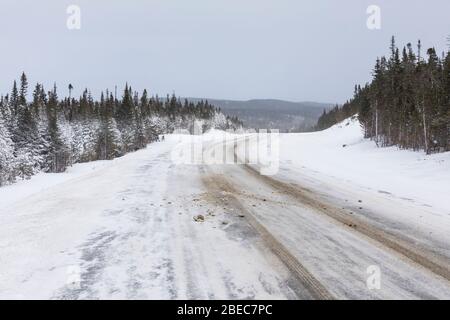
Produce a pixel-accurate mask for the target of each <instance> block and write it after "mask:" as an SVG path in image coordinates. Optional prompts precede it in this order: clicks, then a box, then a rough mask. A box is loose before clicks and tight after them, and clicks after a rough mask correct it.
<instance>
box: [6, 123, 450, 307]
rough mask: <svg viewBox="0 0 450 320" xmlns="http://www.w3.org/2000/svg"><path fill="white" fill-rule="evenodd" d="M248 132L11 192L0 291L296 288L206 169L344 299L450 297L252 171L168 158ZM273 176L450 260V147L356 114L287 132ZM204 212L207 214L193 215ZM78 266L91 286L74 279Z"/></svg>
mask: <svg viewBox="0 0 450 320" xmlns="http://www.w3.org/2000/svg"><path fill="white" fill-rule="evenodd" d="M244 136H245V135H240V136H239V135H234V134H230V133H224V132H223V131H220V130H214V129H213V130H210V131H208V132H207V133H205V134H204V135H201V136H190V135H181V134H176V135H166V136H165V142H159V143H154V144H151V145H149V146H148V148H147V149H145V150H140V151H138V152H135V153H131V154H128V155H126V156H124V157H121V158H117V159H114V160H111V161H97V162H92V163H83V164H77V165H75V166H73V167H71V168H69V170H68V171H67V172H65V173H61V174H44V173H40V174H38V175H36V176H34V177H32V178H31V179H30V180H26V181H20V182H18V183H16V184H13V185H10V186H6V187H2V188H0V298H13V299H14V298H26V299H30V298H31V299H35V298H43V299H48V298H56V299H62V298H64V299H66V298H68V299H94V298H113V299H114V298H127V299H136V298H139V299H163V298H170V299H180V298H188V299H197V298H206V299H213V298H215V299H220V298H223V299H228V298H241V299H245V298H261V299H272V298H273V299H286V298H292V297H295V295H294V293H293V292H292V290H291V289H292V288H290V287H289V285H288V279H289V276H290V274H289V272H288V271H287V269H286V267H285V266H283V265H281V264H280V261H279V260H278V259H277V258H275V257H274V255H273V254H272V253H270V250H268V249H267V247H266V246H265V244H264V243H262V242H261V240H260V239H259V238H258V237H257V236H256V235H254V234H253V233H252V232H250V236H249V230H251V228H249V227H248V225H246V222H245V219H240V218H237V217H236V215H237V214H238V212H234V211H233V210H234V209H233V208H231V207H227V206H225V205H223V204H216V203H215V201H216V200H217V199H211V194H209V191H210V190H207V189H206V188H205V185H204V184H203V183H202V179H203V178H204V177H205V176H206V175H207V174H208V170H212V172H216V173H218V174H220V175H221V176H223V177H224V178H225V179H229V180H230V181H231V182H232V183H234V184H235V188H236V189H239V193H237V194H236V195H235V196H236V197H237V199H238V200H239V201H241V202H242V205H243V206H244V207H245V208H247V210H248V211H254V215H255V217H256V218H257V219H258V220H259V221H260V222H261V223H263V224H264V225H265V227H266V228H267V229H268V230H269V231H270V232H272V233H273V235H274V236H275V237H276V238H277V239H278V240H279V241H280V242H281V243H283V244H284V245H285V246H286V247H287V248H289V250H290V251H291V252H292V254H293V255H294V256H295V257H298V259H299V260H300V261H301V262H302V263H303V264H304V265H305V266H306V267H307V268H308V270H309V271H310V272H312V273H313V274H314V275H315V276H316V277H318V278H319V279H320V281H322V282H323V284H324V285H326V286H328V287H329V288H331V290H330V291H331V292H333V293H334V294H336V295H337V296H338V297H341V298H348V297H353V298H355V297H356V298H359V297H366V298H395V297H403V298H417V297H428V295H430V296H436V297H441V296H443V297H447V296H448V294H449V289H448V285H447V282H443V281H442V279H440V278H439V277H437V276H435V275H433V274H431V275H430V273H429V272H428V271H427V272H423V270H422V269H420V268H418V267H417V266H415V265H413V264H410V263H409V262H405V261H403V260H402V259H398V257H397V255H395V254H394V253H392V252H390V251H389V250H387V251H386V250H385V249H384V248H382V247H380V246H379V245H378V244H375V243H373V242H372V241H370V240H368V239H366V238H365V237H361V235H358V234H357V233H355V232H353V230H350V228H345V227H343V226H341V225H339V224H337V223H335V222H334V221H332V220H331V219H329V218H328V217H324V216H320V215H318V214H317V213H316V212H313V211H312V210H311V209H310V208H308V207H307V206H304V205H301V204H298V203H295V202H293V201H292V199H290V198H289V196H288V195H284V194H278V193H277V192H276V191H274V190H273V189H271V187H270V186H269V185H264V184H261V181H259V180H258V179H256V178H255V177H253V178H252V177H251V176H249V175H248V173H247V174H246V172H245V170H244V169H242V167H239V166H221V167H220V166H219V168H220V169H219V168H205V165H191V164H183V163H179V164H176V163H174V161H173V158H171V157H172V156H173V152H174V150H175V151H176V150H178V149H181V150H190V146H191V145H197V146H198V145H199V144H200V143H201V144H202V146H203V147H205V148H206V149H208V148H211V146H212V147H214V146H215V145H216V144H220V143H221V142H223V139H224V137H228V138H230V137H233V138H235V137H236V138H238V139H239V137H241V138H243V137H244ZM229 140H230V139H229ZM228 142H230V141H228ZM232 142H233V143H234V139H232ZM343 145H346V146H345V147H343ZM218 149H221V148H218ZM226 152H227V153H231V154H232V153H233V148H230V146H228V149H227V151H226ZM212 167H214V166H212ZM214 170H216V171H214ZM275 178H276V179H281V180H286V181H289V182H293V183H297V184H299V185H301V186H304V187H306V188H309V189H310V190H313V191H316V192H317V194H319V195H321V196H323V197H324V198H326V199H331V200H332V201H333V202H334V203H335V204H337V205H342V206H349V207H351V208H352V210H353V209H355V207H356V208H357V207H359V206H362V207H364V210H363V211H361V212H358V214H360V215H361V216H363V217H365V218H366V219H368V221H370V222H373V223H374V224H375V225H377V226H378V227H380V228H383V230H394V231H395V232H398V233H400V234H402V235H403V236H405V237H409V238H411V239H413V241H415V242H416V243H417V244H418V245H421V246H422V247H424V248H425V249H428V250H430V251H435V252H437V253H439V254H441V255H442V256H444V257H447V258H448V257H450V252H449V251H450V245H449V244H450V204H449V201H448V193H449V191H450V153H444V154H435V155H425V154H423V153H421V152H412V151H405V150H397V148H395V147H391V148H377V147H376V145H375V144H374V142H372V141H369V140H365V139H363V136H362V132H361V129H360V126H359V123H358V122H357V120H355V119H348V120H346V121H344V122H342V123H340V124H338V125H336V126H334V127H332V128H330V129H328V130H324V131H322V132H314V133H302V134H281V135H280V170H279V173H278V174H277V175H276V176H275ZM240 188H241V189H242V190H241V189H240ZM261 199H267V200H268V201H265V200H264V202H262V201H261ZM359 201H361V202H359ZM198 214H203V215H205V217H206V220H205V222H204V223H197V222H195V221H193V216H195V215H198ZM373 263H375V264H379V265H381V266H382V267H383V268H384V269H383V270H384V272H385V273H383V276H384V280H383V281H384V282H383V285H384V287H383V289H382V290H381V291H380V292H368V291H367V289H366V287H365V277H366V273H365V272H366V267H367V266H368V265H370V264H373ZM77 274H78V275H79V278H80V281H81V286H80V287H76V286H75V287H73V286H72V284H71V283H70V280H71V279H72V280H76V279H77V278H76V277H77ZM72 277H75V278H72Z"/></svg>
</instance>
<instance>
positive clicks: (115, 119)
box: [0, 73, 242, 186]
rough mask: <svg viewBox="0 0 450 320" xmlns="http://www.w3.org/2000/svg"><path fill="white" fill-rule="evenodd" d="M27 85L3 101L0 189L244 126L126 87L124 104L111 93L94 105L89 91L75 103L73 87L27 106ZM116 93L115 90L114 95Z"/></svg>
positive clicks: (202, 106) (39, 90)
mask: <svg viewBox="0 0 450 320" xmlns="http://www.w3.org/2000/svg"><path fill="white" fill-rule="evenodd" d="M28 90H29V88H28V81H27V77H26V75H25V73H23V74H22V76H21V78H20V82H19V84H17V83H16V81H14V84H13V87H12V90H11V93H10V94H7V95H6V96H1V98H0V186H1V185H4V184H7V183H11V182H14V181H15V180H16V179H17V178H19V179H26V178H28V177H30V176H32V175H34V174H36V173H38V172H41V171H43V172H63V171H64V170H65V169H66V168H67V167H68V166H70V165H72V164H74V163H79V162H87V161H94V160H106V159H113V158H116V157H119V156H122V155H124V154H126V153H128V152H131V151H135V150H138V149H141V148H144V147H145V146H146V145H147V144H148V143H151V142H154V141H156V140H158V137H159V135H161V134H164V133H170V132H173V131H174V130H175V129H187V130H192V126H193V123H194V121H197V123H200V125H202V129H203V130H207V129H209V128H212V127H215V128H219V129H229V128H233V129H235V128H238V127H240V126H242V124H241V123H240V121H239V120H238V119H237V118H230V117H227V116H225V115H223V114H222V113H221V111H220V110H219V109H217V108H215V107H214V106H212V105H211V104H209V103H208V101H200V102H197V103H196V104H194V103H192V102H189V101H187V100H184V101H181V100H180V99H179V98H177V97H176V96H175V95H172V96H167V97H166V98H165V99H160V98H158V96H151V97H150V96H149V95H148V92H147V91H146V90H144V91H143V92H142V94H140V95H139V94H138V93H137V92H135V91H133V90H132V88H131V87H130V86H128V85H126V86H125V89H124V90H123V93H122V95H121V98H120V99H119V98H118V97H117V94H116V92H114V93H112V92H109V91H108V90H106V91H105V92H102V93H101V96H100V100H98V101H97V100H94V99H93V97H92V95H91V93H90V91H88V90H87V89H86V90H84V92H83V93H82V95H81V96H80V97H79V98H78V99H76V98H74V97H72V90H73V86H72V85H69V86H68V93H69V95H68V97H64V98H62V99H61V98H59V97H58V92H57V87H56V85H54V87H53V88H52V89H51V90H50V91H48V92H46V91H45V89H44V87H43V85H42V84H39V83H38V84H36V86H35V87H34V89H33V91H32V100H31V101H27V96H28ZM115 91H116V90H115Z"/></svg>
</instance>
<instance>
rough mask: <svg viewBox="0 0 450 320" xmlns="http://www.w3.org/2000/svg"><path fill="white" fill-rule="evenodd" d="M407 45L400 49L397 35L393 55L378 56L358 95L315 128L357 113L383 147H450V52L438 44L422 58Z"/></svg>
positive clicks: (439, 149)
mask: <svg viewBox="0 0 450 320" xmlns="http://www.w3.org/2000/svg"><path fill="white" fill-rule="evenodd" d="M421 50H422V48H421V43H420V41H419V42H418V45H417V51H414V50H413V48H412V45H411V44H408V45H407V46H406V47H404V48H403V49H402V50H401V51H400V50H399V48H397V47H396V44H395V39H394V37H392V41H391V46H390V56H389V57H388V58H386V57H382V58H379V59H377V61H376V64H375V68H374V70H373V79H372V81H371V83H370V84H366V85H365V86H364V87H361V86H356V87H355V93H354V97H353V98H352V99H351V100H350V101H348V102H346V103H345V104H344V105H343V106H341V107H339V106H336V107H335V108H334V109H332V110H330V111H328V112H326V111H324V113H323V114H322V116H321V117H320V119H319V120H318V123H317V127H316V129H318V130H322V129H325V128H328V127H330V126H332V125H334V124H336V123H338V122H340V121H342V120H344V119H346V118H348V117H350V116H352V115H355V114H358V118H359V121H360V123H361V125H362V127H363V129H364V134H365V137H366V138H371V139H373V140H374V141H375V142H376V143H377V145H378V146H393V145H396V146H399V147H400V148H404V149H413V150H424V151H425V152H426V153H432V152H444V151H449V150H450V52H449V51H447V53H443V54H442V56H441V57H440V56H439V55H438V54H437V53H436V50H435V49H434V48H430V49H428V50H427V52H426V56H425V57H422V53H421Z"/></svg>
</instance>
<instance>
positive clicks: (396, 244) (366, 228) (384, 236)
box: [244, 164, 450, 281]
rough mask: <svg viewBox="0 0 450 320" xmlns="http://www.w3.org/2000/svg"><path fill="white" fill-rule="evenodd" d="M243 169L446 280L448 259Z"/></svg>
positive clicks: (298, 189) (294, 188) (249, 168)
mask: <svg viewBox="0 0 450 320" xmlns="http://www.w3.org/2000/svg"><path fill="white" fill-rule="evenodd" d="M244 168H245V170H246V171H247V172H248V173H250V174H251V175H252V176H254V177H256V178H257V179H258V180H260V181H261V182H263V183H265V184H267V185H269V186H270V187H272V188H273V189H276V190H278V191H280V192H282V193H285V194H288V195H290V196H291V197H292V198H293V199H295V200H297V201H299V202H300V203H301V204H303V205H307V206H309V207H311V208H312V209H314V211H315V212H318V213H321V214H325V215H327V216H328V217H330V218H332V219H334V220H336V221H338V222H340V223H342V224H344V225H346V226H348V227H350V228H352V229H353V230H355V231H356V232H359V233H361V234H363V235H365V236H367V237H369V238H370V239H372V240H375V241H376V242H378V243H380V244H382V245H384V246H385V247H388V248H389V249H391V250H393V251H394V252H396V253H397V254H400V255H401V256H403V257H405V258H407V259H408V260H410V261H412V262H413V263H416V264H419V265H420V266H422V267H424V268H426V269H428V270H430V271H431V272H433V273H435V274H437V275H439V276H441V277H443V278H445V279H446V280H448V281H450V262H449V261H442V260H446V259H439V258H438V257H436V256H434V255H432V254H430V253H429V252H425V251H423V250H421V249H420V248H417V247H416V246H414V245H412V244H409V243H406V242H405V241H402V240H400V239H398V238H397V237H395V236H394V235H392V234H389V233H387V232H385V231H383V230H380V229H379V228H375V227H374V226H372V225H370V224H369V223H366V222H364V221H362V219H359V218H356V217H354V216H349V215H348V214H347V213H346V212H345V211H344V210H342V209H339V208H337V207H334V206H333V205H331V204H329V203H325V202H324V201H321V200H319V199H317V198H316V197H314V195H313V194H309V193H310V191H309V190H307V189H303V188H301V187H300V186H293V185H291V184H288V183H284V182H282V181H279V180H277V179H275V178H273V177H270V176H263V175H261V174H260V173H259V172H258V171H257V170H256V169H255V168H253V167H252V166H250V165H248V164H246V165H244Z"/></svg>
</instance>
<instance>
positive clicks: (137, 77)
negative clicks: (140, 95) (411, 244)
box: [0, 0, 450, 103]
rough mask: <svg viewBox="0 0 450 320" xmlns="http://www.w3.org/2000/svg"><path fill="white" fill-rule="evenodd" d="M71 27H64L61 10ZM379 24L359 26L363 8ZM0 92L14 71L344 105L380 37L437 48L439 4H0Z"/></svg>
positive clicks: (444, 5) (441, 21) (110, 84)
mask: <svg viewBox="0 0 450 320" xmlns="http://www.w3.org/2000/svg"><path fill="white" fill-rule="evenodd" d="M70 4H76V5H79V7H80V8H81V29H80V30H69V29H67V27H66V20H67V18H68V16H69V15H68V14H67V13H66V9H67V6H68V5H70ZM371 4H375V5H378V6H380V8H381V30H369V29H368V28H367V27H366V20H367V17H368V15H367V14H366V9H367V7H368V5H371ZM0 8H1V13H2V14H1V18H0V41H1V43H2V44H1V59H0V70H1V79H0V92H1V93H2V94H4V93H6V92H8V91H9V90H10V88H11V83H12V81H13V80H14V79H15V78H18V77H19V75H20V73H21V72H22V71H25V72H26V73H27V75H28V77H29V80H30V82H31V84H32V86H34V83H35V82H37V81H39V82H43V83H44V84H45V85H46V87H47V88H48V87H49V86H50V85H51V84H52V83H53V81H56V82H57V84H58V87H59V93H60V95H66V94H67V91H68V90H67V85H68V84H69V83H72V84H73V85H74V87H75V93H76V94H79V93H80V92H81V90H82V89H83V88H84V87H89V88H91V89H92V91H93V93H94V94H95V95H97V96H98V94H99V92H100V91H101V90H102V89H104V88H110V89H113V88H114V85H115V84H117V85H118V86H119V88H122V86H123V85H124V83H125V82H126V81H128V82H129V83H131V85H132V86H133V88H134V89H137V90H139V91H141V90H142V89H143V88H148V89H149V90H150V92H151V93H158V94H160V95H165V94H166V93H172V92H173V91H175V92H176V94H177V95H179V96H192V97H209V98H227V99H251V98H279V99H287V100H293V101H304V100H310V101H322V102H339V103H341V102H344V101H345V100H346V99H348V98H349V97H350V96H351V95H352V91H353V85H354V84H355V83H365V82H366V81H368V80H369V79H370V77H371V69H372V67H373V64H374V61H375V59H376V57H377V56H380V55H384V54H387V53H388V46H389V40H390V37H391V35H396V37H397V43H398V44H399V45H401V46H403V45H405V44H406V43H407V42H412V43H414V44H415V43H416V41H417V39H419V38H420V39H421V40H422V42H423V44H424V47H429V46H435V47H436V48H437V50H438V51H439V52H441V51H443V50H445V49H446V37H447V36H448V35H449V34H450V18H449V12H450V1H449V0H429V1H425V0H395V1H393V0H369V1H366V0H342V1H338V0H315V1H313V0H310V1H300V0H149V1H139V0H128V1H125V0H123V1H119V0H71V1H66V0H58V1H56V0H40V1H36V0H27V1H25V0H1V3H0Z"/></svg>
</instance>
